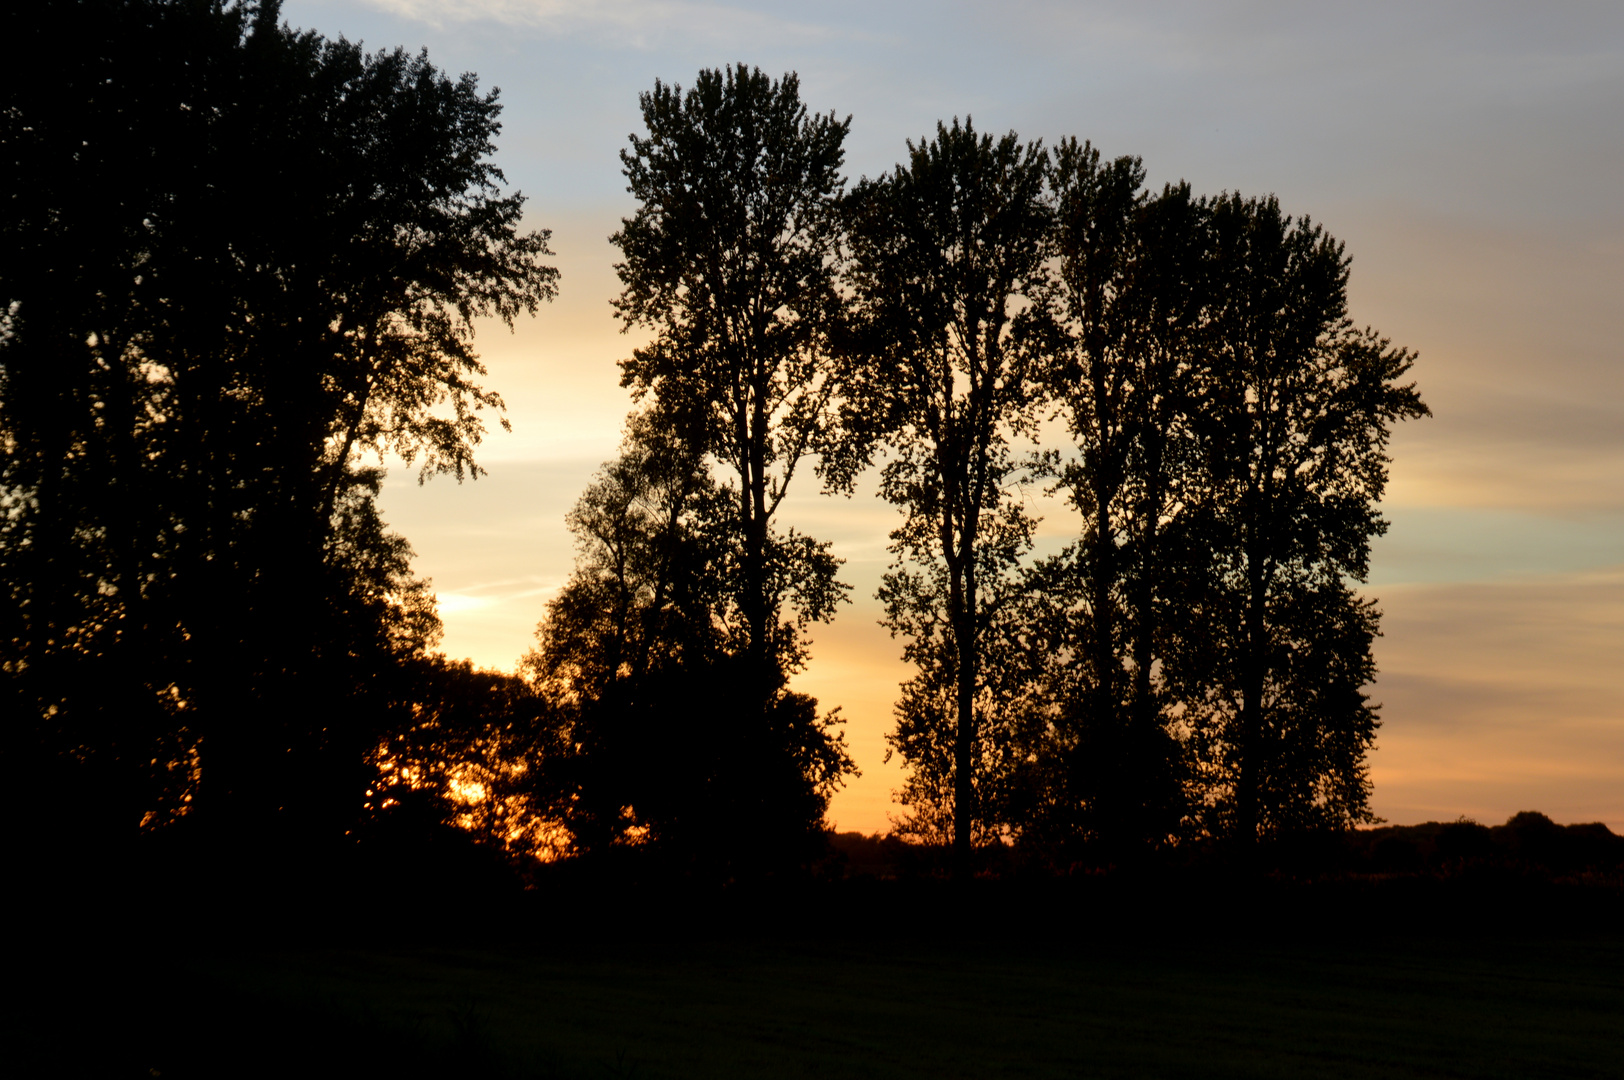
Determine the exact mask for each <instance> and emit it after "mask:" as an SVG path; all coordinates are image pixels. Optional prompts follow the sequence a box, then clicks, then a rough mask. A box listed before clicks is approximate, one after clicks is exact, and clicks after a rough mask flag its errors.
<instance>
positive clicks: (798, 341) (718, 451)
mask: <svg viewBox="0 0 1624 1080" xmlns="http://www.w3.org/2000/svg"><path fill="white" fill-rule="evenodd" d="M640 101H641V105H642V111H643V121H644V123H645V124H646V125H647V128H648V135H647V137H639V136H636V135H633V136H631V148H630V149H629V150H622V151H621V155H620V157H621V163H622V165H623V166H624V169H625V173H626V179H627V181H628V190H630V191H631V193H632V194H633V195H634V196H635V197H636V198H637V200H638V203H639V206H638V210H637V212H636V214H634V215H633V216H632V217H630V218H626V219H625V220H624V221H623V222H622V224H621V229H620V231H619V232H617V233H615V235H614V236H613V237H611V240H612V241H613V242H614V243H615V244H616V245H618V246H619V247H620V249H621V251H622V253H623V254H624V255H625V261H624V262H622V263H619V264H617V266H616V270H617V272H618V273H619V275H620V279H621V282H622V283H623V284H624V286H625V287H624V290H623V291H622V293H621V295H620V297H619V299H617V300H616V301H615V310H616V311H617V312H619V314H620V317H621V318H622V320H623V321H624V323H625V325H626V326H627V327H630V326H634V325H636V326H644V327H648V328H651V329H652V330H654V332H655V335H656V336H655V340H654V341H653V342H652V343H651V344H649V345H648V346H646V347H644V348H640V349H637V350H634V351H633V353H632V356H631V358H630V359H628V360H625V361H623V362H622V369H623V371H624V378H623V382H624V383H625V385H628V386H631V387H633V388H635V390H636V391H637V393H638V394H640V395H641V394H645V393H648V394H652V395H653V397H654V399H655V401H657V402H658V403H659V407H660V410H661V413H662V415H663V416H665V417H666V418H667V419H668V421H669V422H671V423H674V424H678V425H680V426H681V427H682V429H683V432H684V437H685V438H687V439H690V440H691V441H692V442H693V443H694V444H695V446H696V447H697V448H698V449H699V450H700V451H701V452H702V453H704V454H707V455H712V456H714V457H715V458H716V460H717V461H719V462H720V463H722V464H723V465H724V466H726V467H727V468H728V469H729V470H730V471H731V472H732V473H733V474H734V476H735V477H736V478H737V487H736V488H734V489H733V497H734V500H735V511H734V514H733V523H732V528H733V530H734V531H735V533H736V535H737V542H738V546H739V551H740V556H739V558H740V561H739V567H738V570H739V573H738V577H737V579H736V580H735V581H734V582H733V584H732V588H733V589H734V592H735V600H734V602H735V603H736V605H737V607H738V610H739V613H740V615H741V629H742V630H743V632H744V649H743V652H744V654H745V655H746V656H748V657H749V665H748V667H749V669H750V670H749V671H748V674H747V678H749V679H750V680H751V681H752V682H753V684H754V686H755V689H754V691H753V692H754V693H755V694H756V695H757V696H758V697H759V698H760V699H761V700H762V701H763V702H770V700H771V699H772V697H773V695H774V694H775V693H777V692H778V689H779V687H780V686H781V684H782V681H783V674H784V670H785V666H786V663H792V662H793V661H792V660H791V659H790V658H792V657H793V656H794V655H795V654H796V653H797V650H798V649H799V645H798V643H797V640H796V633H795V630H794V626H795V623H796V621H797V620H794V619H792V620H790V621H789V622H787V623H786V622H784V621H783V620H782V617H781V611H780V607H779V605H778V603H777V602H776V599H777V597H775V595H774V588H773V584H772V580H771V579H772V577H773V576H774V567H773V565H772V563H773V559H774V554H773V549H774V546H775V542H774V540H773V522H774V518H775V516H776V515H777V513H778V509H779V507H780V506H781V504H782V503H783V500H784V497H785V495H786V494H787V493H788V491H789V485H790V482H791V480H792V479H793V478H794V475H795V472H796V469H797V468H798V467H799V466H800V464H801V462H802V460H803V459H804V458H805V457H806V456H807V454H808V453H810V452H813V451H815V450H817V449H818V448H819V446H820V445H821V443H822V441H823V438H824V429H825V425H826V421H827V413H828V407H829V401H830V396H831V394H832V392H833V389H834V383H835V380H834V378H833V376H832V367H831V364H830V361H829V356H828V338H829V334H830V332H831V329H832V327H833V326H834V324H835V321H836V317H837V315H838V313H839V309H840V299H839V296H838V295H837V293H836V290H835V265H834V258H835V254H836V247H837V243H838V240H839V229H838V225H839V221H838V213H837V207H838V201H839V195H840V191H841V188H842V185H843V180H842V179H841V177H840V172H839V170H840V167H841V163H842V161H843V159H844V151H843V150H842V143H843V142H844V140H845V137H846V130H847V127H848V126H849V123H850V121H849V120H847V121H837V120H836V119H835V118H834V115H833V114H832V113H831V114H829V115H828V116H818V115H809V114H808V112H807V109H806V106H805V105H804V104H802V102H801V98H800V82H799V80H798V79H797V78H796V76H795V75H794V74H793V73H791V74H788V75H785V76H784V77H783V78H782V79H781V80H777V81H773V80H770V79H768V78H767V76H765V75H763V74H762V73H761V71H760V70H747V69H746V68H744V67H743V66H742V65H741V66H737V67H731V68H726V69H724V70H721V71H713V70H708V69H707V70H703V71H701V72H700V73H699V76H698V78H697V79H696V80H695V82H694V86H693V88H692V89H691V90H689V91H687V92H686V93H684V92H683V90H682V87H681V86H667V85H665V84H664V83H661V82H658V81H656V82H655V84H654V89H653V91H651V92H649V93H646V94H643V95H642V96H641V98H640ZM825 550H826V549H825V547H824V546H823V545H819V544H813V543H810V542H809V541H806V540H805V538H798V539H797V540H796V541H795V542H793V543H791V544H790V545H789V547H788V548H787V549H785V551H784V552H783V553H785V554H788V553H793V552H805V553H806V554H808V555H809V556H810V557H811V558H810V560H809V562H808V563H807V564H806V565H805V566H804V567H803V568H802V569H801V570H800V571H798V574H799V576H801V577H803V578H809V577H810V576H815V575H817V574H819V573H823V572H824V571H823V569H820V568H827V569H828V571H829V580H830V584H829V585H827V586H822V587H819V588H815V589H811V590H809V591H808V593H807V595H808V596H809V597H810V596H815V597H819V598H822V597H829V596H833V595H834V591H833V590H834V588H835V587H834V586H833V584H832V568H833V564H832V563H831V562H829V560H828V559H827V558H826V557H824V555H823V553H824V552H825ZM816 603H821V600H819V601H816ZM828 610H829V609H827V608H820V607H816V606H815V607H813V608H810V609H803V611H804V613H806V614H810V615H811V616H812V617H813V618H823V617H826V615H827V613H828Z"/></svg>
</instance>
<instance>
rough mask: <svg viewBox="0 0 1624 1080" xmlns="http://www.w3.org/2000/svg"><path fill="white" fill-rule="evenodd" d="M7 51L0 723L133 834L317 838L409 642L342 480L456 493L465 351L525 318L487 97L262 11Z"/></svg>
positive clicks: (340, 802)
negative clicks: (377, 457)
mask: <svg viewBox="0 0 1624 1080" xmlns="http://www.w3.org/2000/svg"><path fill="white" fill-rule="evenodd" d="M8 29H9V30H10V32H11V33H12V35H13V36H12V41H13V43H14V46H15V47H16V48H19V49H26V50H27V51H28V52H29V53H30V54H32V55H36V56H39V57H41V58H43V59H44V60H45V63H43V64H42V65H40V66H39V67H37V68H34V69H33V70H35V71H47V72H49V73H50V74H49V77H48V78H44V79H33V78H30V77H29V74H28V73H27V72H24V71H23V69H22V68H20V67H16V66H13V67H11V68H9V69H8V70H7V72H6V74H5V76H4V78H5V83H4V90H3V93H4V105H5V107H4V109H3V110H0V143H3V144H4V152H3V154H0V158H3V160H4V168H5V169H6V170H7V173H8V175H7V176H6V178H5V182H4V188H5V190H6V191H7V192H8V195H10V196H12V197H11V199H10V203H9V205H8V207H7V210H6V212H5V216H4V219H3V220H0V305H3V306H4V308H5V309H6V311H7V312H8V315H7V327H6V333H5V334H4V340H3V341H0V372H3V374H0V431H3V433H4V439H3V441H0V446H3V459H0V500H3V504H4V506H5V517H4V521H3V523H0V528H3V530H4V536H3V539H0V581H3V587H4V589H5V590H6V592H7V594H8V599H9V600H10V603H9V604H7V605H4V606H5V607H6V609H7V612H8V619H7V623H6V625H5V628H4V634H3V636H0V653H3V656H0V663H3V665H4V670H5V672H6V675H7V683H8V684H9V685H8V687H7V689H8V691H9V692H10V693H11V694H12V695H13V697H12V700H13V702H14V703H15V704H16V706H17V711H16V712H15V713H14V714H13V715H17V716H21V717H24V718H25V719H24V720H23V721H22V723H23V726H24V727H26V728H27V729H28V732H29V737H30V738H32V739H33V740H34V742H35V744H36V745H35V749H36V751H37V753H38V754H39V755H43V756H44V757H46V758H49V759H51V760H52V761H56V762H62V761H71V762H74V763H75V764H73V765H72V766H71V767H70V772H77V773H79V774H81V779H80V780H79V781H75V782H74V783H73V784H71V785H70V786H72V787H74V788H75V789H85V790H86V791H87V792H88V794H87V798H88V799H91V800H93V801H94V799H95V798H96V796H95V792H96V791H97V789H99V788H101V787H103V785H102V784H101V782H100V781H92V780H89V779H85V777H87V776H88V775H89V774H87V773H85V772H84V766H86V765H87V764H88V763H91V762H95V761H103V762H108V763H110V767H111V768H112V771H113V772H115V773H118V774H119V775H121V776H124V777H126V778H130V777H136V778H140V777H142V775H143V774H144V773H147V774H153V775H150V776H148V777H146V778H145V779H138V780H137V781H136V782H135V783H134V788H133V789H132V794H131V797H130V799H129V800H127V801H124V802H122V803H121V805H120V806H119V807H117V808H114V809H112V810H110V811H109V812H113V813H117V814H118V815H120V816H121V817H123V818H126V819H128V820H129V823H130V824H133V823H134V820H135V819H136V818H139V817H140V816H141V815H142V814H144V813H145V812H146V810H156V811H157V814H156V818H157V819H158V820H162V819H164V818H165V817H172V816H174V815H175V814H177V813H186V812H193V811H197V812H201V811H204V810H207V811H208V813H207V814H204V815H203V816H205V817H207V816H215V817H219V818H227V817H229V818H232V819H235V820H238V821H246V820H249V819H253V820H257V821H261V822H267V821H271V820H273V819H282V818H286V817H289V816H304V817H307V818H311V819H312V820H316V819H321V820H326V821H329V822H331V821H333V820H335V817H334V815H339V816H342V814H343V813H346V812H348V811H346V810H344V809H343V808H344V807H349V806H358V805H359V801H360V798H361V789H362V788H364V785H365V777H366V772H365V765H364V760H363V759H364V758H365V756H366V754H367V752H368V751H369V748H370V744H371V743H372V741H373V739H374V738H375V737H376V734H377V732H378V730H379V727H380V725H382V724H384V723H385V722H386V721H385V716H386V715H387V714H388V713H389V712H390V711H391V710H394V709H396V708H398V706H399V697H398V694H397V693H396V689H397V688H391V687H393V683H392V676H391V674H390V673H391V672H394V671H398V670H399V663H398V661H400V660H401V659H402V658H403V657H405V656H408V655H411V654H420V653H421V652H422V651H423V650H424V649H425V648H426V647H427V646H428V645H429V644H431V643H432V639H433V632H434V629H435V627H434V624H433V618H432V610H431V609H430V608H429V607H428V606H427V605H428V598H427V594H426V592H425V591H424V589H423V588H422V586H421V583H416V582H415V581H414V579H412V578H411V575H410V572H409V567H408V563H407V556H408V555H409V549H408V548H406V547H405V544H404V541H402V540H400V539H399V538H398V537H394V536H392V535H391V534H390V533H389V532H388V531H387V529H385V528H384V527H383V524H382V522H381V520H380V519H379V517H378V515H377V512H376V507H375V498H376V495H377V491H378V483H379V479H380V476H381V473H380V471H379V470H377V469H375V468H368V467H366V466H364V465H363V463H362V460H361V458H362V455H363V454H364V453H373V452H379V453H381V452H383V451H386V450H388V451H394V452H396V453H399V454H401V455H402V456H404V457H406V458H407V459H408V460H411V459H413V458H414V457H415V458H417V459H418V461H419V462H420V464H421V469H422V475H424V476H427V475H430V474H433V473H436V472H451V473H454V474H455V475H457V476H459V477H461V476H463V475H467V474H470V473H473V474H475V475H477V472H478V468H477V465H475V463H474V460H473V449H474V447H475V445H476V444H477V443H478V442H479V440H480V437H481V434H482V432H483V430H484V426H483V423H482V419H481V415H480V413H481V410H486V409H499V408H500V406H501V401H500V399H499V398H498V397H497V396H496V395H495V394H493V393H491V392H489V391H487V390H485V389H484V388H483V387H482V386H481V385H480V382H479V380H480V378H481V377H482V376H483V374H484V368H483V367H482V366H481V365H480V363H479V361H478V359H477V357H476V356H475V354H474V352H473V350H472V347H471V341H472V333H473V320H474V319H475V318H476V317H478V316H482V315H494V316H497V317H500V318H503V319H505V320H509V321H511V320H512V319H513V318H514V317H515V316H517V315H518V314H519V313H520V312H523V311H527V310H534V308H535V307H536V305H537V304H538V303H539V302H540V301H542V300H544V299H547V298H549V297H550V296H551V295H552V294H553V291H554V287H555V284H554V283H555V280H556V272H555V271H554V270H552V269H551V268H549V267H547V266H545V265H544V264H543V263H542V261H541V260H542V258H543V257H544V256H545V255H546V254H547V248H546V235H545V234H544V233H525V232H522V231H520V229H519V227H518V221H519V215H520V210H521V206H522V197H521V196H519V195H517V194H507V195H504V194H502V193H501V192H500V190H499V184H500V182H501V180H502V177H501V174H500V172H499V171H498V170H497V169H496V168H495V167H494V166H493V165H492V164H491V163H490V161H489V157H490V154H491V152H492V149H493V144H492V139H493V137H494V136H495V134H496V133H497V131H498V130H499V126H498V124H497V122H496V117H497V113H498V110H499V107H498V105H497V102H496V99H495V96H494V94H482V93H480V92H479V91H478V89H477V86H476V83H475V81H474V79H473V77H472V76H463V77H462V78H461V79H451V78H448V77H446V76H445V75H444V74H442V73H441V72H439V71H438V70H437V69H435V68H434V66H433V65H432V64H430V63H429V62H428V60H427V59H426V58H425V57H422V56H410V55H408V54H406V53H405V52H403V51H400V50H396V51H394V52H382V53H377V54H371V55H369V54H366V53H364V52H363V51H362V50H361V49H360V47H359V46H357V45H354V44H351V43H349V42H346V41H343V40H339V41H336V42H334V41H328V40H326V39H324V38H322V37H320V36H319V35H316V34H314V33H310V32H299V31H294V30H292V29H289V28H287V27H286V26H283V25H279V23H278V4H277V3H275V2H274V0H263V2H261V3H257V4H248V3H244V4H229V5H228V4H225V3H222V2H210V0H204V2H184V0H47V2H45V3H41V4H37V5H32V6H31V7H30V8H29V10H28V11H27V12H26V13H22V14H21V15H19V16H18V17H16V18H14V19H12V20H11V22H10V25H9V27H8ZM90 673H94V674H93V675H92V674H90ZM18 741H21V740H18ZM63 755H65V756H63ZM142 807H145V808H146V810H143V809H141V808H142ZM131 815H134V817H131Z"/></svg>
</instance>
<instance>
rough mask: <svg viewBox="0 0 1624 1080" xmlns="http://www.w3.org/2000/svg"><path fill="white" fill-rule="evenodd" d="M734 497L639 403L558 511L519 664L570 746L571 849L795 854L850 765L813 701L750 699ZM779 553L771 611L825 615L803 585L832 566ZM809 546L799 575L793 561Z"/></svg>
mask: <svg viewBox="0 0 1624 1080" xmlns="http://www.w3.org/2000/svg"><path fill="white" fill-rule="evenodd" d="M736 506H737V498H736V492H735V491H733V490H732V489H731V488H729V487H728V486H725V485H722V484H718V483H717V482H716V481H715V480H714V479H713V478H712V476H711V474H710V469H709V467H708V465H707V464H706V462H705V461H704V459H703V457H702V455H701V454H700V453H699V452H698V449H697V447H696V446H695V445H694V444H692V443H689V442H687V441H686V440H684V439H683V438H682V436H681V435H680V434H679V433H678V431H677V430H676V427H675V425H673V424H671V423H670V422H669V419H668V418H666V417H662V416H658V415H653V416H651V415H649V414H647V413H644V414H639V415H634V416H633V417H632V419H631V421H630V423H629V425H628V431H627V437H626V440H625V443H624V445H623V448H622V452H621V455H620V457H619V458H617V459H616V460H614V461H612V462H609V463H607V464H606V465H605V466H604V467H603V469H602V470H601V471H600V472H599V474H598V476H597V477H596V479H595V480H594V482H593V483H592V485H591V486H590V487H588V488H587V490H586V492H585V493H584V494H583V495H582V496H581V499H580V501H579V502H578V503H577V504H576V506H575V509H574V510H572V511H571V513H570V515H569V525H570V529H571V531H573V532H574V533H575V535H576V541H577V550H578V557H577V561H576V567H575V571H574V573H573V574H572V575H571V576H570V579H569V581H568V582H567V583H566V584H565V586H564V588H563V589H562V590H560V592H559V594H558V595H557V596H556V597H555V598H554V599H553V600H552V601H551V602H550V603H549V604H548V607H547V617H546V619H544V620H543V622H542V623H541V626H540V627H539V628H538V630H537V635H536V636H537V648H536V649H535V650H534V651H533V652H531V653H530V654H529V655H528V656H527V657H526V658H525V668H526V671H527V674H528V675H529V677H530V678H531V679H532V681H533V683H534V684H535V685H536V687H537V689H538V690H539V691H540V692H541V694H542V696H543V697H545V698H547V699H550V700H551V701H553V702H554V703H555V704H556V707H557V708H559V709H560V710H561V711H562V712H563V713H564V717H565V721H566V725H567V728H568V730H569V732H570V735H569V736H568V738H569V739H570V740H571V741H572V742H573V743H574V745H575V746H576V747H577V752H576V755H575V760H574V762H573V777H572V778H571V779H570V781H569V787H570V790H571V796H570V802H569V811H568V813H567V815H566V821H567V823H568V825H569V827H570V829H571V831H572V833H573V848H574V850H575V851H576V852H578V853H593V852H600V851H602V850H604V849H606V848H610V847H625V846H645V847H648V848H650V849H652V850H654V851H656V852H658V853H659V854H661V855H662V856H665V857H667V858H669V859H671V860H674V861H677V862H679V863H682V864H686V865H687V866H688V867H689V868H691V869H695V870H699V871H701V872H705V873H713V872H716V871H722V872H724V873H726V872H737V871H740V870H747V869H763V868H767V867H771V866H773V865H775V864H777V865H782V864H785V863H788V864H794V863H795V862H798V861H800V860H801V859H803V858H804V857H805V856H806V855H807V854H809V845H810V844H811V843H812V842H813V841H815V839H816V837H817V834H818V833H819V831H820V830H821V828H822V823H823V815H824V811H825V810H826V809H827V807H828V801H829V797H830V795H832V794H833V792H834V790H835V789H836V788H837V787H838V786H839V785H840V783H841V782H842V780H843V778H844V777H845V776H846V775H847V774H848V773H849V772H851V771H852V763H851V760H850V759H849V758H848V757H847V756H846V753H845V749H844V746H843V743H842V740H841V738H840V737H839V736H838V734H836V732H835V731H834V730H833V729H834V725H835V722H836V721H835V717H834V716H833V715H832V714H831V715H829V716H824V717H819V716H818V714H817V711H816V703H815V702H814V701H813V700H812V699H811V698H808V697H806V696H805V695H803V694H795V693H778V694H776V695H774V697H773V698H772V700H771V701H770V702H769V703H768V704H767V706H766V708H765V711H763V708H762V703H761V702H760V701H759V700H756V701H754V702H752V701H750V700H748V698H749V696H750V693H751V691H750V683H749V680H748V679H747V678H743V677H741V676H740V673H739V671H738V668H739V667H740V666H741V665H744V664H748V663H749V662H750V659H749V657H748V655H747V654H745V653H742V652H740V651H739V650H738V649H737V648H736V642H737V640H738V638H739V636H740V631H741V628H740V624H741V622H742V618H741V615H740V611H739V606H738V603H737V598H736V595H735V593H734V590H733V588H732V587H731V583H732V582H734V581H736V580H737V577H738V574H739V569H740V563H741V562H742V555H743V545H742V544H741V543H740V542H739V536H738V533H737V531H736V528H735V521H736V519H735V517H734V508H735V507H736ZM789 542H793V539H792V540H791V541H789ZM786 546H787V544H786V540H785V538H782V537H774V538H773V541H772V546H771V547H770V549H769V552H768V555H769V565H770V567H771V572H770V573H769V579H768V590H769V599H770V602H771V604H772V606H773V609H774V610H780V609H782V608H783V607H785V606H789V607H792V608H793V609H794V610H795V611H797V612H799V613H801V617H803V618H804V617H808V616H810V615H821V614H824V613H826V612H827V611H828V609H829V608H830V607H832V606H833V603H834V601H835V594H834V593H832V592H825V593H824V594H823V595H821V596H814V595H808V594H806V593H805V592H804V591H803V590H804V589H805V588H806V587H811V588H814V589H817V588H824V587H826V585H827V583H828V582H829V581H830V580H831V579H832V577H833V573H834V567H833V565H832V560H830V559H829V557H828V556H827V555H826V554H825V555H821V556H820V554H819V553H818V552H817V551H815V550H800V551H786V550H784V548H785V547H786ZM820 557H821V558H823V559H824V560H826V561H825V563H824V565H822V566H820V567H818V568H817V572H816V573H814V574H812V575H810V577H808V576H806V575H799V576H798V575H797V574H795V573H793V572H792V571H794V570H796V568H798V567H803V566H805V565H806V564H808V563H812V562H815V561H816V560H817V559H818V558H820ZM544 774H545V770H537V771H536V775H537V776H538V777H544Z"/></svg>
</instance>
